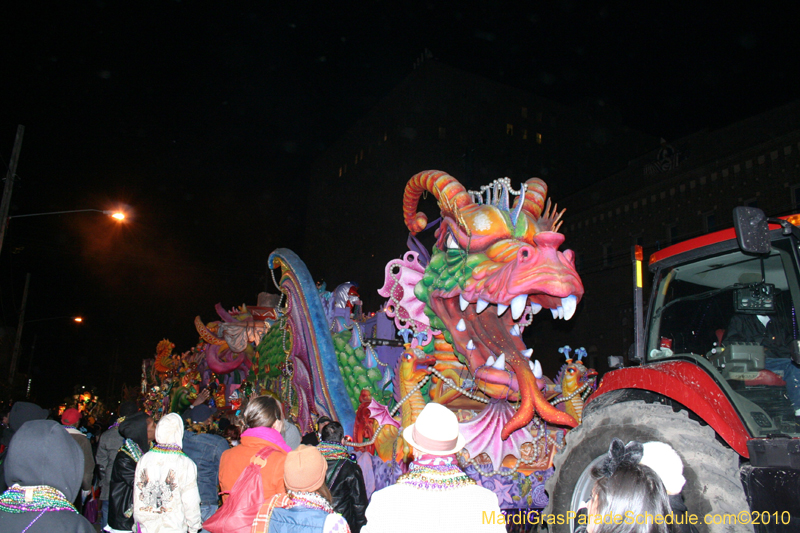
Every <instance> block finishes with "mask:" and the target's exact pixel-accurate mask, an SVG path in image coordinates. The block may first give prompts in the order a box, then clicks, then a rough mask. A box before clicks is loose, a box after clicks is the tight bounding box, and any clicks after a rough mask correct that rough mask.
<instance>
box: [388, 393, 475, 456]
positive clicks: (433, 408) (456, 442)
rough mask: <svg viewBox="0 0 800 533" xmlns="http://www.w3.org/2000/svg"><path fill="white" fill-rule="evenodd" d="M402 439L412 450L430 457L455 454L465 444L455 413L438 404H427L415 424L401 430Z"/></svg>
mask: <svg viewBox="0 0 800 533" xmlns="http://www.w3.org/2000/svg"><path fill="white" fill-rule="evenodd" d="M403 438H404V439H405V440H406V442H408V443H409V444H410V445H411V446H412V447H414V449H416V450H419V451H421V452H424V453H428V454H431V455H450V454H451V453H456V452H457V451H458V450H460V449H461V448H463V447H464V444H465V443H466V440H465V439H464V435H462V434H461V432H460V431H459V429H458V418H456V415H455V413H453V411H451V410H450V409H448V408H447V407H445V406H443V405H441V404H438V403H429V404H427V405H426V406H425V408H424V409H422V412H421V413H420V414H419V416H417V420H416V422H414V423H413V424H411V425H410V426H408V427H407V428H406V429H404V430H403Z"/></svg>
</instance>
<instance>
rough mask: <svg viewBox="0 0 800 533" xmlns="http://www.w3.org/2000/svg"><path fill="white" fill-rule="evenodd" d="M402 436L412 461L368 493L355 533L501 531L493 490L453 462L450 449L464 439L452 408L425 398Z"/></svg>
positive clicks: (453, 457)
mask: <svg viewBox="0 0 800 533" xmlns="http://www.w3.org/2000/svg"><path fill="white" fill-rule="evenodd" d="M403 438H404V439H405V440H406V442H408V444H409V445H411V446H412V447H413V448H414V461H412V462H411V464H410V465H409V470H408V473H406V474H404V475H402V476H400V478H399V479H398V480H397V483H396V484H395V485H392V486H391V487H386V488H385V489H382V490H379V491H377V492H375V493H374V494H373V495H372V500H371V501H370V503H369V506H368V507H367V511H366V517H367V525H366V526H364V527H363V528H362V529H361V533H377V532H380V533H394V532H398V533H400V532H403V533H405V532H408V531H436V532H437V533H441V532H447V531H453V532H459V533H462V532H463V533H467V532H471V531H476V532H484V531H485V532H498V533H499V532H505V530H506V528H505V526H504V525H503V523H504V522H503V520H502V518H500V517H501V514H500V506H499V504H498V500H497V495H496V494H494V493H493V492H492V491H490V490H489V489H485V488H483V487H480V486H478V485H477V484H476V483H475V482H474V481H473V480H472V479H470V478H469V477H468V476H467V475H466V474H465V473H464V472H463V471H462V470H461V469H460V468H459V467H458V461H457V460H456V456H455V454H456V452H458V451H459V450H461V448H463V447H464V443H465V440H464V436H463V435H462V434H461V432H460V431H459V430H458V419H457V418H456V415H455V414H454V413H453V412H452V411H450V410H449V409H448V408H446V407H444V406H442V405H440V404H437V403H429V404H428V405H426V406H425V408H424V409H423V410H422V412H421V413H420V414H419V416H418V417H417V420H416V422H415V423H414V424H411V425H410V426H408V427H407V428H405V430H403Z"/></svg>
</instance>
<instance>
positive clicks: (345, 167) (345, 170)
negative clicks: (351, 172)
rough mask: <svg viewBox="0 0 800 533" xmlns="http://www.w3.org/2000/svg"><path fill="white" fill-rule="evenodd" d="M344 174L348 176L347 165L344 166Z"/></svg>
mask: <svg viewBox="0 0 800 533" xmlns="http://www.w3.org/2000/svg"><path fill="white" fill-rule="evenodd" d="M343 174H347V165H345V166H344V172H343Z"/></svg>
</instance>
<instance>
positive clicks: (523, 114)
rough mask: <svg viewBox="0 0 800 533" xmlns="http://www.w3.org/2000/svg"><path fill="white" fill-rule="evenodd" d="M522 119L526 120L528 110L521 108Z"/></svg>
mask: <svg viewBox="0 0 800 533" xmlns="http://www.w3.org/2000/svg"><path fill="white" fill-rule="evenodd" d="M522 118H528V108H527V107H523V108H522Z"/></svg>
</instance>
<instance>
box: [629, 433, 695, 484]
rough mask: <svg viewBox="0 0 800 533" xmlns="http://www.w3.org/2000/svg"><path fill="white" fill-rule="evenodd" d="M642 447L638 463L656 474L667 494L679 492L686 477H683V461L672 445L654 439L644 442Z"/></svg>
mask: <svg viewBox="0 0 800 533" xmlns="http://www.w3.org/2000/svg"><path fill="white" fill-rule="evenodd" d="M643 448H644V452H643V454H642V460H641V461H639V464H642V465H645V466H649V467H650V468H652V469H653V470H654V471H655V473H656V474H658V477H660V478H661V482H662V483H664V488H665V489H667V494H670V495H673V494H680V492H681V490H683V485H684V484H685V483H686V478H685V477H683V461H681V458H680V456H679V455H678V454H677V453H676V452H675V450H673V449H672V446H670V445H669V444H667V443H664V442H655V441H654V442H645V443H644V444H643Z"/></svg>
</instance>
